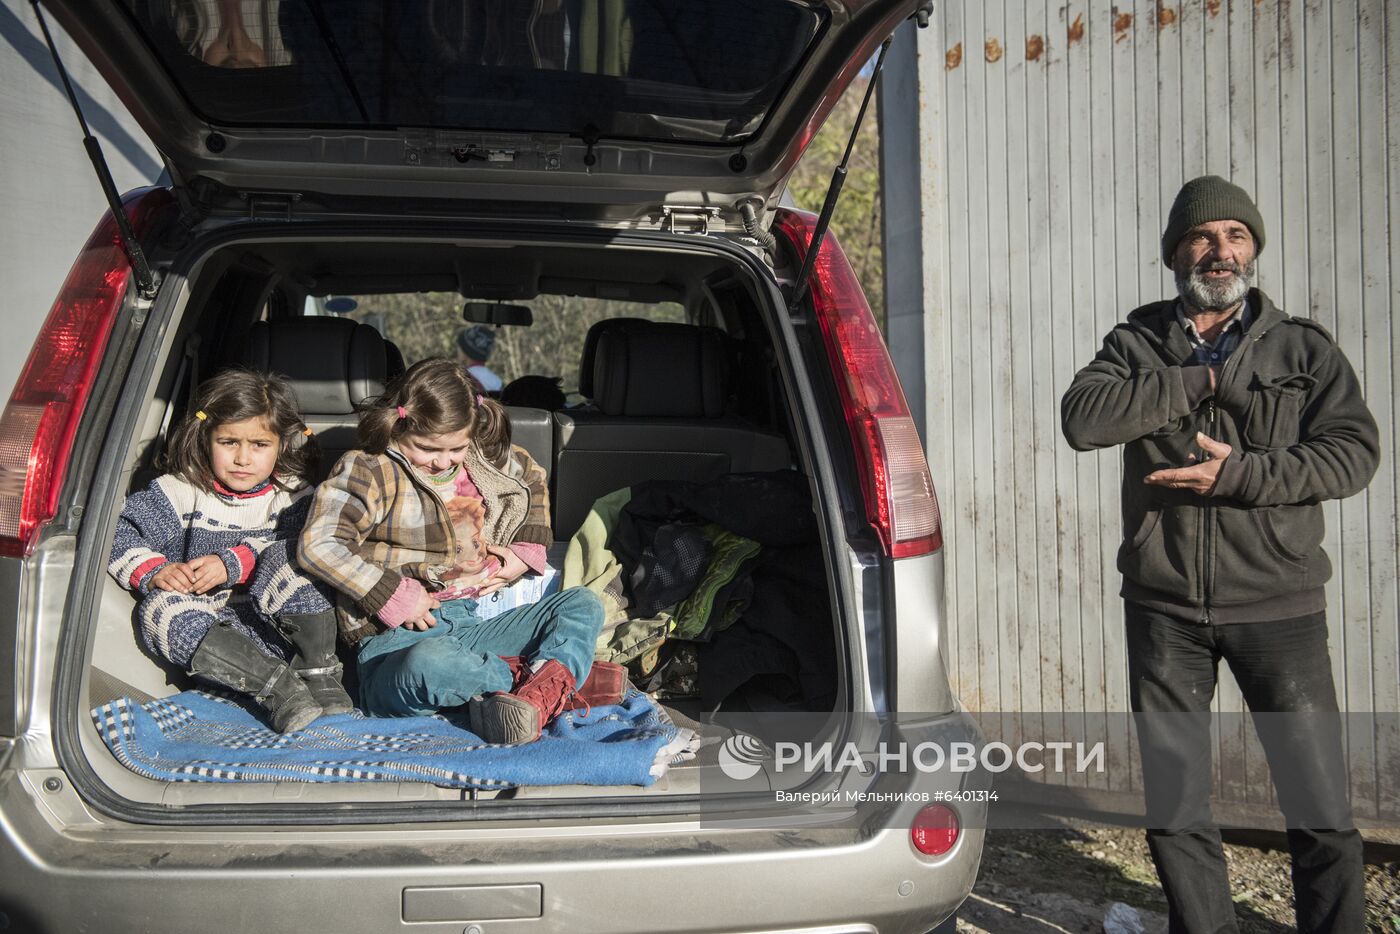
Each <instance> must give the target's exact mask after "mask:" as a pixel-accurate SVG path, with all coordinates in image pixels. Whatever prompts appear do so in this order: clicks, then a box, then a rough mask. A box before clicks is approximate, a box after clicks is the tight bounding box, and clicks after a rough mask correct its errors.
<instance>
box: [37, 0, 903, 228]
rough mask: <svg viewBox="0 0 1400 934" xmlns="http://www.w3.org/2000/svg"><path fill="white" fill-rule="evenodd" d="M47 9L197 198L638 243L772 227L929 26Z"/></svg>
mask: <svg viewBox="0 0 1400 934" xmlns="http://www.w3.org/2000/svg"><path fill="white" fill-rule="evenodd" d="M43 2H44V5H45V6H47V7H49V8H51V9H52V10H53V12H54V15H55V16H56V17H57V18H58V19H59V20H60V21H61V22H62V24H63V26H64V27H65V28H66V29H67V30H68V32H69V33H70V34H71V35H72V36H73V38H74V39H75V40H76V41H77V42H78V44H79V45H80V46H81V47H82V48H83V50H84V51H85V52H86V53H87V55H88V56H89V57H90V58H91V59H92V61H93V62H94V63H95V64H96V66H97V67H98V68H99V69H100V70H101V71H102V73H103V74H104V75H105V76H106V78H107V79H108V81H110V82H111V83H112V84H113V86H114V87H115V88H116V90H117V92H118V94H119V95H120V96H121V97H122V99H123V101H124V102H125V103H126V105H127V106H128V107H129V108H130V109H131V111H132V113H133V114H134V115H135V117H136V119H137V120H138V121H139V122H140V123H141V125H142V126H143V127H144V128H145V129H146V131H147V132H148V133H149V134H150V136H151V138H152V140H153V141H154V142H155V144H156V146H157V147H158V148H159V150H160V151H161V153H162V154H163V155H164V157H165V159H166V161H167V164H168V166H169V168H170V171H171V175H172V177H173V179H174V180H175V183H176V185H177V187H183V188H186V189H188V190H190V191H193V192H194V193H195V194H196V195H197V196H198V197H199V198H200V199H202V200H208V201H213V200H216V199H218V198H219V197H220V196H221V195H223V196H230V195H237V194H238V193H240V192H241V193H242V194H243V196H244V197H246V196H247V195H248V193H250V192H263V191H275V192H288V193H296V194H298V195H300V196H302V197H307V198H312V199H315V200H317V201H319V202H321V203H323V204H325V205H327V206H332V207H333V206H351V205H354V206H357V207H361V208H364V207H366V206H367V205H368V204H373V203H374V202H375V201H376V200H378V199H384V198H392V199H396V200H397V202H399V203H400V204H401V205H406V206H408V207H410V208H411V207H412V206H414V205H436V206H437V209H438V210H441V209H442V207H443V205H442V202H444V201H449V202H451V205H450V206H449V207H450V209H454V210H469V211H471V212H473V213H480V212H489V213H502V212H507V213H513V214H515V215H517V216H519V215H522V214H524V215H529V216H540V215H545V216H564V217H575V218H589V219H595V220H604V221H610V222H620V223H627V222H637V223H647V222H648V219H650V221H651V222H656V221H657V220H658V215H659V214H660V213H661V208H662V206H663V205H684V206H691V207H698V208H701V209H705V210H710V211H712V212H719V213H720V214H723V215H731V212H732V211H733V209H734V207H735V205H736V204H737V203H739V202H741V201H744V200H748V199H751V198H755V197H757V198H760V199H763V201H764V202H765V206H766V207H768V208H772V207H774V206H776V205H775V203H774V202H775V199H776V197H777V195H778V194H779V193H780V191H781V188H782V185H783V183H784V182H785V180H786V178H787V176H788V174H789V172H791V170H792V168H793V166H794V165H795V164H796V162H797V160H798V158H799V157H800V156H801V154H802V151H803V149H804V148H805V147H806V145H807V143H808V142H809V141H810V140H811V138H812V136H813V134H814V133H815V131H816V130H817V128H818V127H820V125H821V123H822V121H823V120H824V119H825V118H826V116H827V114H828V112H829V111H830V109H831V107H832V106H833V105H834V103H835V102H836V100H837V98H838V97H839V96H840V94H841V92H842V91H843V90H844V89H845V87H846V85H847V84H848V83H849V82H850V80H851V79H852V78H853V77H854V76H855V75H856V74H857V72H858V71H859V69H860V68H861V67H862V65H863V64H864V63H865V62H866V61H867V60H868V59H869V57H870V55H871V54H872V53H873V51H874V50H875V49H876V47H877V46H878V45H879V43H880V42H881V41H882V40H883V39H884V38H885V37H886V36H888V35H889V34H890V33H891V32H892V31H893V30H894V29H895V27H896V26H898V25H899V23H900V22H901V21H902V20H903V19H905V18H906V17H908V16H910V15H911V13H913V12H914V9H915V8H916V7H917V6H919V4H918V3H917V2H916V0H868V2H864V0H818V2H809V3H802V2H792V0H706V2H703V3H696V2H694V0H523V2H518V3H485V2H461V3H458V2H450V3H449V2H442V0H437V2H433V0H424V2H415V3H400V2H391V0H379V2H370V0H359V2H333V0H281V2H280V3H278V2H262V3H241V4H240V3H237V2H234V3H225V2H217V0H196V2H191V0H43ZM221 11H230V12H227V13H223V14H221Z"/></svg>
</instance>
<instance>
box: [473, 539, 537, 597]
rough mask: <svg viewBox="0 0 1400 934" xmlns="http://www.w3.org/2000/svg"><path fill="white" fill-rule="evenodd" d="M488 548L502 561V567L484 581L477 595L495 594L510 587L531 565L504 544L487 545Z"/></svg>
mask: <svg viewBox="0 0 1400 934" xmlns="http://www.w3.org/2000/svg"><path fill="white" fill-rule="evenodd" d="M486 550H487V551H489V552H491V554H493V555H495V556H496V557H497V558H499V559H500V561H501V569H500V570H499V571H497V572H496V573H495V574H492V575H491V576H490V577H488V578H486V580H485V581H483V582H482V584H481V587H480V588H479V589H478V590H477V596H479V597H484V596H486V595H487V594H493V593H495V592H496V591H498V590H500V589H501V588H503V587H509V586H510V585H511V584H513V583H515V582H516V581H517V580H519V579H520V577H521V575H523V574H524V573H525V572H526V571H528V570H530V566H529V565H528V564H526V563H525V562H524V561H522V560H521V558H520V556H519V555H518V554H516V553H515V552H514V551H512V550H511V549H509V548H507V547H505V546H503V545H487V546H486Z"/></svg>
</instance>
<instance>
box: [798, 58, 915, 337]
mask: <svg viewBox="0 0 1400 934" xmlns="http://www.w3.org/2000/svg"><path fill="white" fill-rule="evenodd" d="M893 39H894V37H893V36H891V37H889V38H888V39H886V40H885V41H884V42H882V43H880V56H879V57H878V58H876V59H875V70H874V71H872V72H871V73H870V83H869V84H868V85H866V87H865V97H864V99H862V100H861V102H860V111H859V112H858V113H857V114H856V122H855V125H854V126H852V127H851V138H850V139H849V140H847V141H846V154H845V155H844V156H842V157H841V164H840V165H838V166H837V167H836V171H834V172H832V173H831V185H830V186H829V187H828V188H827V190H826V200H825V201H823V202H822V212H821V215H820V216H819V217H818V218H817V226H816V229H815V230H813V231H812V242H811V243H809V244H808V245H807V255H806V256H805V257H804V258H803V260H802V269H801V271H800V272H798V274H797V283H796V285H794V286H793V289H792V301H791V302H789V303H788V311H789V312H795V311H796V310H797V306H798V305H800V304H801V303H802V296H803V295H805V294H807V280H808V279H809V278H811V275H812V266H813V265H814V264H815V263H816V261H817V251H818V250H819V249H821V245H822V238H823V237H825V236H826V229H827V228H828V227H830V226H831V212H832V211H834V210H835V209H836V199H837V198H839V197H841V186H842V185H844V184H845V183H846V164H847V163H849V162H850V161H851V150H853V149H855V146H856V134H858V133H859V132H860V125H861V123H863V122H864V121H865V108H866V107H867V106H869V104H870V98H871V96H872V95H873V94H874V93H875V82H876V79H877V78H879V77H880V69H881V68H882V67H884V64H885V53H886V52H888V51H889V50H890V42H891V41H892V40H893Z"/></svg>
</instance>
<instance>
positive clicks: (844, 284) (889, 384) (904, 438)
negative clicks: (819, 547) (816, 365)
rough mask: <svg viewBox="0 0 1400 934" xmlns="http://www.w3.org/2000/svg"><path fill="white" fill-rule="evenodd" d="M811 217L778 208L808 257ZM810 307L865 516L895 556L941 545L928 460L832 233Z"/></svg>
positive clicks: (815, 272)
mask: <svg viewBox="0 0 1400 934" xmlns="http://www.w3.org/2000/svg"><path fill="white" fill-rule="evenodd" d="M816 224H817V218H816V215H814V214H807V213H803V212H799V211H787V210H780V211H779V212H778V216H777V226H778V229H779V230H781V231H782V232H783V234H784V235H786V236H787V238H788V240H789V241H790V242H791V243H792V244H793V246H794V247H795V248H796V250H797V254H798V257H797V258H798V260H799V261H800V260H801V259H803V258H804V256H805V255H806V252H807V247H808V245H809V244H810V243H811V241H812V232H813V230H814V229H815V228H816ZM811 296H812V307H813V309H814V310H815V312H816V316H817V323H818V325H819V326H820V327H821V333H822V340H823V343H824V344H825V345H826V353H827V357H828V358H829V359H830V360H831V367H832V372H833V373H835V375H836V389H837V392H838V394H839V395H840V397H841V408H842V410H843V412H844V413H845V416H846V426H847V428H848V429H849V431H850V436H851V444H852V447H853V448H854V451H855V457H856V469H857V470H858V471H859V473H860V481H861V491H862V493H863V494H864V496H865V511H866V517H867V518H868V519H869V520H870V524H871V525H872V526H873V527H874V528H875V530H876V532H878V533H879V535H880V541H881V543H882V544H883V546H884V549H885V554H887V555H889V556H890V557H892V558H905V557H910V556H912V555H922V554H928V553H930V552H934V551H937V550H938V549H940V548H942V547H943V526H942V522H941V521H940V519H939V515H938V498H937V496H936V494H935V493H934V489H933V478H932V477H931V476H930V474H929V470H928V460H927V459H926V458H925V457H924V449H923V446H922V444H921V443H920V442H919V433H918V430H917V429H916V428H915V426H914V419H913V418H912V417H911V416H910V414H909V404H908V402H906V401H905V399H904V391H903V390H902V389H901V388H900V386H899V377H898V376H896V375H895V371H894V364H893V363H892V362H891V361H890V353H889V350H888V349H886V347H885V341H884V338H883V337H881V335H880V329H879V327H878V326H877V325H876V324H875V317H874V315H872V314H871V313H870V306H869V304H867V303H866V301H865V293H864V292H863V291H861V288H860V283H858V282H857V281H856V277H855V273H853V272H852V271H851V265H850V263H848V262H847V261H846V255H845V254H844V253H843V252H842V251H841V245H840V244H838V243H837V242H836V238H835V237H834V236H832V234H831V232H830V231H828V232H827V234H826V236H825V237H824V238H823V239H822V243H821V253H820V254H819V255H818V256H817V261H816V263H815V265H814V266H813V267H812V278H811Z"/></svg>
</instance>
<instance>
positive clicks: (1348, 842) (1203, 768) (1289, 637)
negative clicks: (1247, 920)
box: [1126, 603, 1366, 934]
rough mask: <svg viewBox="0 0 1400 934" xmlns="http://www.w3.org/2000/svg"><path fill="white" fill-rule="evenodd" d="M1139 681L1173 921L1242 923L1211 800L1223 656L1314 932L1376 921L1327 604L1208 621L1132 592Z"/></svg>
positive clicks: (1132, 651) (1130, 614)
mask: <svg viewBox="0 0 1400 934" xmlns="http://www.w3.org/2000/svg"><path fill="white" fill-rule="evenodd" d="M1126 610H1127V612H1126V616H1127V643H1128V678H1129V691H1130V695H1131V698H1132V706H1133V712H1134V714H1135V715H1136V716H1135V718H1134V719H1135V721H1136V725H1137V729H1138V748H1139V750H1140V751H1141V753H1142V774H1143V786H1144V791H1145V792H1146V795H1147V826H1148V828H1149V829H1148V831H1147V843H1148V846H1149V848H1150V849H1151V851H1152V859H1153V861H1154V862H1155V863H1156V864H1157V875H1158V877H1159V878H1160V879H1161V880H1162V889H1163V891H1164V892H1165V894H1166V896H1167V903H1168V906H1169V908H1170V930H1171V932H1172V934H1177V932H1183V934H1186V932H1189V934H1217V932H1232V931H1235V930H1236V927H1235V908H1234V903H1233V902H1232V901H1231V900H1230V882H1229V878H1228V877H1227V875H1226V871H1225V854H1224V851H1223V849H1222V848H1221V845H1220V831H1219V829H1218V828H1217V827H1216V826H1215V821H1214V819H1213V817H1212V816H1211V810H1210V791H1211V785H1212V778H1213V768H1212V763H1211V738H1210V726H1211V722H1210V721H1211V714H1210V703H1211V699H1212V698H1213V697H1214V696H1215V681H1216V666H1217V663H1218V662H1219V661H1220V660H1221V659H1222V658H1223V659H1224V660H1225V662H1226V663H1227V664H1228V665H1229V666H1230V671H1231V672H1233V673H1234V676H1235V680H1236V681H1237V682H1238V683H1239V686H1240V692H1241V693H1242V694H1243V696H1244V700H1245V703H1246V704H1248V705H1249V709H1250V712H1251V715H1252V717H1253V720H1254V725H1255V729H1256V731H1257V732H1258V733H1259V739H1260V742H1261V744H1262V745H1263V747H1264V754H1265V756H1266V757H1267V759H1268V762H1269V771H1270V774H1271V775H1272V776H1273V781H1274V788H1275V789H1276V791H1277V792H1278V801H1279V806H1280V808H1281V809H1282V811H1283V814H1284V817H1285V819H1286V821H1287V826H1288V846H1289V850H1290V852H1291V854H1292V857H1293V895H1294V903H1295V912H1296V914H1297V920H1298V930H1299V931H1300V932H1304V934H1306V932H1314V931H1316V932H1333V931H1337V932H1341V931H1362V930H1365V909H1366V902H1365V881H1364V880H1365V876H1364V872H1363V869H1362V858H1361V836H1360V834H1358V833H1357V832H1356V830H1355V829H1354V828H1353V827H1352V822H1351V807H1350V804H1349V803H1348V800H1347V772H1346V768H1345V762H1344V760H1343V757H1342V742H1341V719H1340V716H1339V714H1338V712H1337V692H1336V688H1335V687H1334V685H1333V683H1332V664H1331V660H1330V658H1329V657H1328V653H1327V619H1326V614H1324V613H1317V614H1314V615H1312V616H1302V617H1298V618H1296V619H1287V620H1278V621H1271V622H1263V623H1231V624H1227V625H1205V624H1200V623H1188V622H1182V621H1180V620H1176V619H1172V618H1170V617H1167V616H1164V615H1162V614H1160V613H1157V612H1154V611H1152V610H1148V609H1146V608H1145V607H1142V606H1139V605H1137V604H1134V603H1128V604H1127V607H1126Z"/></svg>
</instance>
